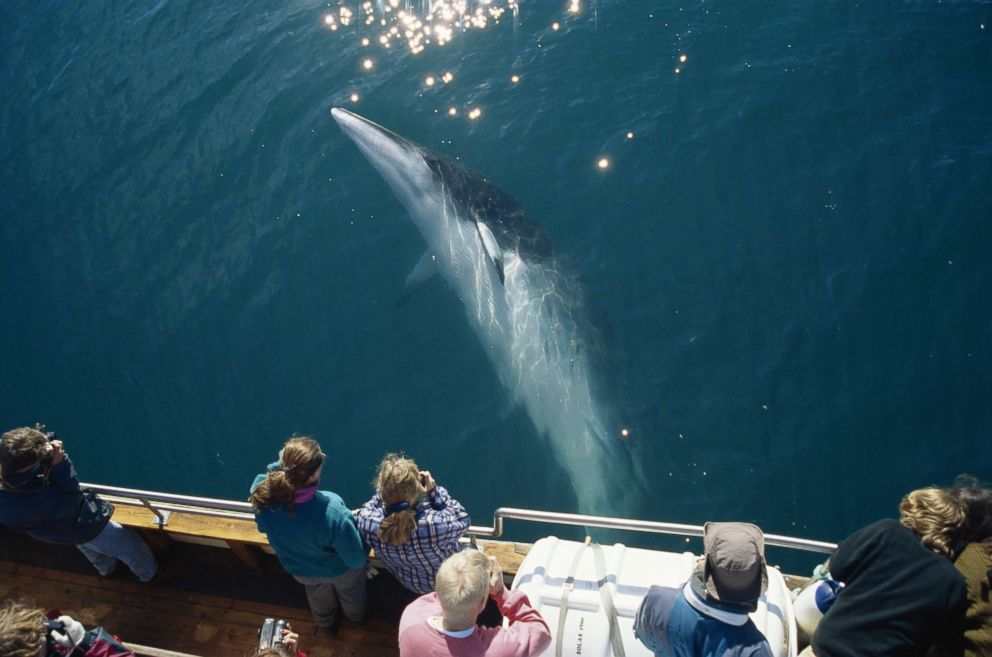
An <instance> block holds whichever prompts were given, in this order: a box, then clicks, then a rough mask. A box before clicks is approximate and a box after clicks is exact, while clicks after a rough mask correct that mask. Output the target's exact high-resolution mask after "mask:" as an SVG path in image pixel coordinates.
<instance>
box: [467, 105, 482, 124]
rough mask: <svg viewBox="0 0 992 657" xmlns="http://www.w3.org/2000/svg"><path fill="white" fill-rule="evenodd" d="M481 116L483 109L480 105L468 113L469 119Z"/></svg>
mask: <svg viewBox="0 0 992 657" xmlns="http://www.w3.org/2000/svg"><path fill="white" fill-rule="evenodd" d="M480 116H482V110H481V109H479V108H478V107H473V108H472V109H471V110H469V113H468V118H469V119H471V120H473V121H475V120H476V119H478V118H479V117H480Z"/></svg>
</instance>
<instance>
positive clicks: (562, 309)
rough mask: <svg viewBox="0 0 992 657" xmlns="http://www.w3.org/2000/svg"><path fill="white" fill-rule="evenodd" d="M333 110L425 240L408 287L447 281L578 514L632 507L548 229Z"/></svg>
mask: <svg viewBox="0 0 992 657" xmlns="http://www.w3.org/2000/svg"><path fill="white" fill-rule="evenodd" d="M331 115H332V116H333V117H334V120H335V121H337V123H338V125H339V126H340V127H341V129H342V130H343V131H344V133H345V134H346V135H347V136H348V137H349V138H350V139H351V140H352V141H353V142H354V143H355V145H356V146H358V149H359V150H360V151H361V152H362V154H363V155H364V156H365V157H366V159H368V161H369V162H370V163H371V164H372V166H373V167H374V168H375V169H376V170H377V171H378V172H379V174H381V176H382V177H383V178H384V179H385V181H386V183H387V184H388V185H389V187H390V188H392V190H393V192H394V193H395V194H396V197H397V198H398V199H399V201H400V202H401V203H402V204H403V205H404V206H405V207H406V209H407V211H408V212H409V214H410V217H411V219H412V220H413V223H414V224H415V225H416V226H417V228H418V229H419V231H420V233H421V235H422V236H423V238H424V240H425V241H426V242H427V249H426V250H425V251H424V254H423V256H422V257H421V258H420V260H419V262H418V263H417V264H416V266H415V267H414V269H413V271H412V272H411V273H410V275H409V277H408V278H407V281H406V283H407V289H408V290H409V289H412V288H416V287H417V286H419V285H420V284H422V283H423V282H425V281H426V280H428V279H430V278H431V277H432V276H434V275H436V274H440V275H441V276H442V277H443V278H444V279H445V280H446V281H447V283H448V285H449V286H450V287H451V288H452V289H453V290H454V292H455V293H456V295H457V296H458V298H459V299H460V300H461V302H462V303H463V304H464V306H465V312H466V314H467V316H468V321H469V323H470V324H471V326H472V328H473V329H474V331H475V333H476V334H477V335H478V338H479V340H480V341H481V342H482V345H483V347H484V348H485V351H486V353H487V354H488V355H489V359H490V360H491V361H492V364H493V366H494V367H495V369H496V372H497V374H498V376H499V379H500V381H501V382H502V384H503V386H504V387H505V388H506V390H507V391H508V393H509V395H510V397H511V398H512V400H513V401H514V402H516V403H519V404H521V405H522V406H523V407H524V408H525V409H526V411H527V413H528V415H529V416H530V418H531V420H532V421H533V423H534V425H535V427H536V428H537V431H538V432H539V433H540V434H541V435H543V436H545V437H546V438H547V439H548V440H550V442H551V444H552V446H553V450H554V452H555V453H556V455H557V457H558V459H559V462H560V463H561V465H562V467H563V468H564V469H565V471H566V472H567V473H568V475H569V477H570V479H571V482H572V487H573V489H574V491H575V495H576V499H577V502H578V506H579V509H580V511H581V512H583V513H608V512H612V513H616V512H617V511H618V510H620V509H621V508H626V509H627V510H633V509H631V508H630V506H631V503H633V502H634V501H635V499H636V500H639V498H640V493H641V490H642V489H641V485H640V481H639V477H638V476H636V475H635V473H636V472H637V471H638V468H636V467H632V464H631V459H630V454H629V452H628V451H627V449H626V445H625V444H624V440H623V438H622V437H621V431H622V427H621V425H620V423H619V422H618V421H617V420H616V418H615V417H614V414H613V412H612V409H611V408H609V405H608V404H606V403H604V401H603V399H604V397H603V395H601V394H598V391H599V390H600V389H599V387H598V386H599V385H600V384H601V383H602V379H601V378H600V376H601V372H600V371H598V368H600V367H601V363H600V361H599V356H600V355H601V354H602V349H601V340H600V338H599V337H598V335H599V334H598V332H597V331H595V329H594V327H593V326H592V324H591V323H590V322H589V321H588V319H587V318H586V311H585V306H586V303H585V300H584V295H583V291H582V288H581V287H580V286H579V285H578V283H577V281H576V280H575V279H574V278H573V277H570V276H568V275H566V274H564V273H563V272H562V268H561V266H560V264H559V262H558V260H557V259H556V258H555V256H554V252H553V248H552V244H551V241H550V240H549V238H548V236H547V235H546V234H545V232H544V231H543V230H542V229H541V228H540V227H539V226H538V225H537V224H535V223H533V222H532V221H531V220H530V219H528V218H527V216H526V214H525V213H524V211H523V209H522V208H521V207H520V205H519V204H518V203H517V202H516V201H515V200H514V199H512V198H511V197H510V196H509V195H507V194H506V193H504V192H503V191H502V190H500V189H499V188H497V187H496V186H494V185H493V184H491V183H490V182H489V181H488V180H487V179H486V178H485V177H484V176H482V175H480V174H478V173H475V172H473V171H471V170H469V169H467V168H465V167H463V166H462V165H460V164H458V163H455V162H454V161H452V160H450V159H447V158H445V157H443V156H441V155H438V154H436V153H433V152H431V151H429V150H428V149H426V148H424V147H422V146H419V145H417V144H415V143H413V142H411V141H409V140H407V139H404V138H403V137H400V136H399V135H397V134H395V133H393V132H390V131H389V130H387V129H385V128H383V127H382V126H379V125H377V124H375V123H373V122H372V121H369V120H368V119H365V118H363V117H361V116H359V115H357V114H354V113H353V112H349V111H348V110H344V109H340V108H334V109H332V110H331Z"/></svg>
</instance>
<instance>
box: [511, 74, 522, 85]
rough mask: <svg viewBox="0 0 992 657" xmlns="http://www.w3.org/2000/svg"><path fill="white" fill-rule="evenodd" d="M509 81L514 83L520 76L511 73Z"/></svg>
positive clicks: (518, 80)
mask: <svg viewBox="0 0 992 657" xmlns="http://www.w3.org/2000/svg"><path fill="white" fill-rule="evenodd" d="M510 82H512V83H513V84H516V83H518V82H520V76H519V75H511V76H510Z"/></svg>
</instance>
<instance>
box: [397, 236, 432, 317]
mask: <svg viewBox="0 0 992 657" xmlns="http://www.w3.org/2000/svg"><path fill="white" fill-rule="evenodd" d="M436 273H437V256H435V255H434V254H433V253H432V252H431V250H430V249H428V250H426V251H424V255H422V256H420V260H418V261H417V264H416V265H415V266H414V267H413V271H411V272H410V274H409V275H408V276H407V277H406V283H405V284H404V285H403V294H402V295H401V296H400V298H399V299H397V300H396V305H397V306H400V305H403V304H404V303H406V302H407V300H408V299H409V298H410V297H411V296H413V295H414V294H415V293H416V292H417V290H419V289H420V288H422V287H423V286H424V284H425V283H426V282H427V281H429V280H431V278H433V277H434V274H436Z"/></svg>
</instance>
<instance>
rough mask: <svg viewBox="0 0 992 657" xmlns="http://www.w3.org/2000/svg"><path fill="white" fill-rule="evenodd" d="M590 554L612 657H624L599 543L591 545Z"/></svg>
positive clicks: (615, 609)
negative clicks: (592, 558)
mask: <svg viewBox="0 0 992 657" xmlns="http://www.w3.org/2000/svg"><path fill="white" fill-rule="evenodd" d="M592 554H593V557H594V558H595V559H596V577H598V578H599V579H598V580H597V581H596V584H598V585H599V597H600V598H602V600H603V612H604V613H605V614H606V620H607V622H609V624H610V644H611V645H612V647H613V657H626V655H627V653H626V652H625V651H624V648H623V637H622V636H620V624H619V623H618V622H617V608H616V605H614V604H613V595H611V594H610V589H609V587H608V586H607V576H606V557H605V556H604V555H603V546H602V545H600V544H599V543H593V544H592Z"/></svg>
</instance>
